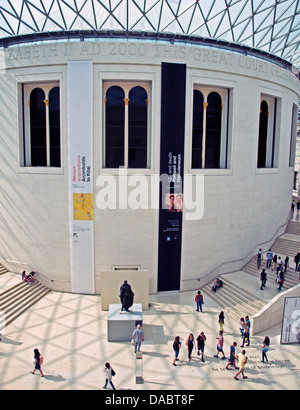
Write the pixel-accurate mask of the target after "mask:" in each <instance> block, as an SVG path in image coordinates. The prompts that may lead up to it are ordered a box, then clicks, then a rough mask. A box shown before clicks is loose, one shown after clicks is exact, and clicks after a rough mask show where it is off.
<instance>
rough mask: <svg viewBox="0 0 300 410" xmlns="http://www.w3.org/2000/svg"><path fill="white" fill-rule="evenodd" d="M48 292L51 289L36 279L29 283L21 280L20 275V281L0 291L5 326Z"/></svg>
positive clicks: (1, 310) (0, 310)
mask: <svg viewBox="0 0 300 410" xmlns="http://www.w3.org/2000/svg"><path fill="white" fill-rule="evenodd" d="M49 292H51V290H50V289H48V288H47V287H45V286H44V285H42V284H41V283H39V282H38V281H37V280H36V281H35V282H34V283H33V284H31V285H29V284H28V283H27V282H22V281H21V277H20V283H17V284H16V285H14V286H11V287H10V288H8V289H6V290H5V291H4V292H2V293H0V312H1V313H2V314H3V313H4V314H5V326H8V325H9V324H10V323H12V322H13V321H14V320H15V319H17V318H18V317H19V316H21V315H22V313H24V312H26V311H27V310H28V309H29V308H30V307H31V306H33V305H34V304H35V303H37V302H38V301H39V300H40V299H42V298H43V297H44V296H45V295H47V293H49Z"/></svg>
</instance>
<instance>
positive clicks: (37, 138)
mask: <svg viewBox="0 0 300 410" xmlns="http://www.w3.org/2000/svg"><path fill="white" fill-rule="evenodd" d="M44 101H45V93H44V91H43V90H42V89H41V88H34V89H33V90H32V91H31V93H30V100H29V103H30V104H29V105H30V140H31V165H32V166H33V167H37V166H40V167H42V166H47V149H46V110H45V102H44Z"/></svg>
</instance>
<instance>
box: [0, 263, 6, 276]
mask: <svg viewBox="0 0 300 410" xmlns="http://www.w3.org/2000/svg"><path fill="white" fill-rule="evenodd" d="M6 272H7V269H6V268H5V267H4V266H3V265H1V263H0V275H4V273H6Z"/></svg>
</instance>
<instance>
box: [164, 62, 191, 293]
mask: <svg viewBox="0 0 300 410" xmlns="http://www.w3.org/2000/svg"><path fill="white" fill-rule="evenodd" d="M185 94H186V66H185V65H184V64H172V63H162V89H161V143H160V179H161V184H160V210H159V250H158V291H159V292H160V291H170V290H179V289H180V271H181V238H182V209H183V200H184V198H183V169H184V167H183V161H184V130H185Z"/></svg>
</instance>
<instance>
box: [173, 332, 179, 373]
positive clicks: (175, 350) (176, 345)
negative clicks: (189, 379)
mask: <svg viewBox="0 0 300 410" xmlns="http://www.w3.org/2000/svg"><path fill="white" fill-rule="evenodd" d="M180 348H181V342H180V337H179V336H176V337H175V339H174V342H173V350H174V353H175V357H174V360H173V366H177V364H176V363H175V362H176V361H177V360H179V359H178V356H179V351H180Z"/></svg>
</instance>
